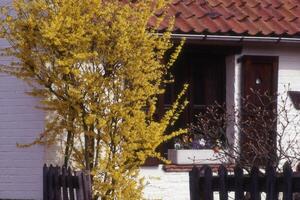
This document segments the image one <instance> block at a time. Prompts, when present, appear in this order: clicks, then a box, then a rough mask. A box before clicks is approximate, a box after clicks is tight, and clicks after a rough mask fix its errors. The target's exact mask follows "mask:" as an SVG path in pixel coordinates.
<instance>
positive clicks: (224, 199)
mask: <svg viewBox="0 0 300 200" xmlns="http://www.w3.org/2000/svg"><path fill="white" fill-rule="evenodd" d="M218 174H219V177H220V178H219V185H220V192H219V195H220V200H228V191H227V169H226V168H225V167H224V166H223V165H221V166H220V168H219V172H218Z"/></svg>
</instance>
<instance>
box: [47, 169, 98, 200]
mask: <svg viewBox="0 0 300 200" xmlns="http://www.w3.org/2000/svg"><path fill="white" fill-rule="evenodd" d="M43 184H44V185H43V200H62V199H63V200H75V199H76V200H91V199H92V193H91V179H90V174H89V173H88V172H86V173H85V175H83V173H82V172H76V173H74V175H73V173H72V171H71V169H70V168H68V169H67V168H66V167H62V168H61V167H58V166H56V167H53V166H52V165H50V167H47V165H44V167H43ZM84 185H85V186H84ZM87 190H88V191H87ZM75 193H76V198H75ZM83 194H86V196H84V195H83Z"/></svg>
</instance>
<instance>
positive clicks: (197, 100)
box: [0, 0, 300, 200]
mask: <svg viewBox="0 0 300 200" xmlns="http://www.w3.org/2000/svg"><path fill="white" fill-rule="evenodd" d="M8 2H9V1H0V5H2V4H5V3H8ZM299 3H300V1H299V0H286V1H278V0H261V1H256V0H248V1H246V0H174V2H173V3H172V4H171V5H170V9H169V13H170V15H173V16H175V18H176V21H175V29H174V31H173V35H172V36H173V38H174V40H175V41H177V40H180V38H182V37H185V38H186V44H185V48H184V50H183V52H182V54H181V56H180V58H179V60H178V62H177V64H176V65H175V67H174V72H173V73H174V76H175V83H174V84H173V86H170V88H168V89H167V92H166V94H165V95H164V97H163V98H162V99H161V100H160V103H159V106H160V107H159V109H160V110H162V111H163V110H164V109H165V108H167V107H168V106H169V104H170V103H171V102H172V100H173V99H174V98H175V95H174V94H176V91H178V90H179V89H180V86H181V85H182V83H184V82H189V83H190V88H189V91H188V92H187V96H188V98H189V100H190V104H189V106H188V108H187V110H186V111H185V112H184V113H183V116H182V118H181V119H180V121H179V123H178V125H179V126H181V125H184V124H186V123H189V122H191V121H192V119H193V117H194V114H195V113H197V112H199V111H200V110H201V109H202V108H203V106H205V105H209V104H211V103H212V102H214V101H217V102H219V103H225V104H226V106H227V107H228V108H230V107H232V106H234V107H238V106H239V102H240V99H241V97H243V96H246V95H247V94H249V92H250V88H251V87H255V88H258V89H259V88H261V89H262V90H264V91H271V92H279V93H281V92H282V91H283V90H284V86H285V85H287V84H289V85H290V90H293V91H300V45H299V44H300V7H299V5H298V4H299ZM150 24H151V21H150ZM165 28H166V27H165V26H164V24H162V25H161V27H160V30H164V29H165ZM0 45H1V46H2V47H5V46H6V45H8V44H6V42H5V41H4V40H1V41H0ZM9 61H10V58H7V57H0V62H2V63H3V62H9ZM27 89H28V88H27V86H26V85H25V84H24V83H22V82H21V81H20V80H17V79H16V78H13V77H10V76H8V75H5V74H0V199H42V165H43V163H45V162H47V160H48V155H49V149H47V148H46V147H43V146H34V147H30V148H26V149H20V148H17V147H16V143H28V142H30V141H32V140H33V139H34V138H35V137H36V133H38V132H40V131H41V130H42V129H43V127H44V114H43V113H42V112H41V111H39V110H36V109H34V107H35V106H36V103H37V100H36V99H33V98H32V97H29V96H27V95H26V94H24V92H25V91H26V90H27ZM296 94H297V93H296ZM294 99H297V96H296V97H295V98H294ZM298 99H299V97H298ZM294 103H295V102H294ZM298 103H299V102H298ZM296 104H297V102H296ZM295 109H296V106H295ZM233 134H234V131H233V130H231V131H228V132H227V137H228V139H229V140H230V141H231V142H232V144H234V143H235V141H233V138H234V137H233ZM173 146H174V144H172V142H170V143H169V144H167V145H165V148H162V152H163V153H165V154H166V153H167V149H168V148H173ZM166 156H167V155H166ZM147 164H148V166H147V165H145V166H143V167H142V168H141V175H142V176H144V177H145V183H146V188H145V191H144V195H145V197H146V198H147V199H164V200H173V199H176V200H187V199H189V185H188V178H189V177H188V171H189V170H190V169H191V166H192V165H163V164H161V163H158V162H157V161H156V160H149V162H148V163H147Z"/></svg>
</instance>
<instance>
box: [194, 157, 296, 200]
mask: <svg viewBox="0 0 300 200" xmlns="http://www.w3.org/2000/svg"><path fill="white" fill-rule="evenodd" d="M202 171H204V173H203V172H202ZM214 192H219V199H220V200H228V198H229V194H228V193H229V192H234V193H235V194H234V195H235V199H236V200H241V199H251V200H260V199H261V193H262V192H265V193H266V198H265V199H266V200H276V199H279V195H278V194H279V193H280V192H283V200H293V198H294V200H295V199H298V198H297V197H298V194H299V193H300V174H299V173H296V172H295V173H294V172H293V171H292V168H291V165H290V164H288V163H286V164H285V165H284V167H283V173H276V168H275V167H273V166H269V167H267V168H266V170H265V172H264V173H263V172H260V171H259V168H257V167H253V168H252V169H251V170H250V174H248V173H247V174H244V172H243V169H242V168H241V167H238V166H236V167H235V168H234V174H233V175H232V174H229V175H228V172H227V169H226V168H225V167H224V166H223V165H221V166H220V167H219V169H218V174H217V175H215V174H214V176H213V174H212V169H211V167H209V166H204V167H203V168H201V170H199V168H197V167H196V166H194V167H193V169H192V171H191V172H190V197H191V200H199V199H201V200H202V199H204V200H212V199H213V197H214ZM249 195H250V196H249Z"/></svg>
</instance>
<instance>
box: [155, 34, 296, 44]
mask: <svg viewBox="0 0 300 200" xmlns="http://www.w3.org/2000/svg"><path fill="white" fill-rule="evenodd" d="M160 35H161V34H160ZM171 37H172V38H174V39H180V38H183V37H184V38H186V39H187V40H207V41H231V42H270V43H300V38H288V37H257V36H230V35H228V36H227V35H201V34H200V35H199V34H177V33H173V34H171Z"/></svg>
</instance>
